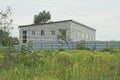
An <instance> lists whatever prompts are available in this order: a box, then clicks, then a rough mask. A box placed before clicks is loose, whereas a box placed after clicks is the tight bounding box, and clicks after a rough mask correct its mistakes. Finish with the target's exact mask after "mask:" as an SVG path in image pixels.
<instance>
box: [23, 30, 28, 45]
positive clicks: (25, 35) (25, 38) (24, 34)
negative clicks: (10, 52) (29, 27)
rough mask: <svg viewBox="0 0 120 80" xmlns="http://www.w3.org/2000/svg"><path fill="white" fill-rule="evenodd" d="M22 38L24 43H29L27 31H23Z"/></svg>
mask: <svg viewBox="0 0 120 80" xmlns="http://www.w3.org/2000/svg"><path fill="white" fill-rule="evenodd" d="M22 38H23V43H27V31H25V30H24V31H23V36H22Z"/></svg>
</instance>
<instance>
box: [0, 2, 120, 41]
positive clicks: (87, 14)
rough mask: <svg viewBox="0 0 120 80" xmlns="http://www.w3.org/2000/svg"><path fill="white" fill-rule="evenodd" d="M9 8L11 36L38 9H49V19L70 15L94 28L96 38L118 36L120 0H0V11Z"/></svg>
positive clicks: (119, 28)
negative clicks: (12, 28)
mask: <svg viewBox="0 0 120 80" xmlns="http://www.w3.org/2000/svg"><path fill="white" fill-rule="evenodd" d="M6 6H11V8H12V19H13V25H14V27H15V28H14V30H13V32H12V35H13V36H19V34H18V33H19V32H18V28H17V26H18V25H27V24H32V23H33V16H34V15H35V14H38V13H39V12H40V11H43V10H46V11H50V13H51V15H52V19H51V21H60V20H68V19H73V20H75V21H77V22H80V23H83V24H85V25H87V26H90V27H92V28H95V29H96V30H97V31H96V39H97V40H120V0H0V11H1V10H5V9H6Z"/></svg>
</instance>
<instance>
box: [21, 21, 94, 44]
mask: <svg viewBox="0 0 120 80" xmlns="http://www.w3.org/2000/svg"><path fill="white" fill-rule="evenodd" d="M60 28H62V29H68V30H67V39H68V40H69V41H80V40H85V41H95V32H96V30H95V29H93V28H90V27H88V26H86V25H84V24H81V23H78V22H76V21H73V20H64V21H57V22H50V23H45V24H39V25H36V24H32V25H23V26H19V39H20V44H22V43H28V42H29V41H30V40H32V41H34V42H35V41H37V42H40V41H57V35H58V33H59V31H58V30H59V29H60Z"/></svg>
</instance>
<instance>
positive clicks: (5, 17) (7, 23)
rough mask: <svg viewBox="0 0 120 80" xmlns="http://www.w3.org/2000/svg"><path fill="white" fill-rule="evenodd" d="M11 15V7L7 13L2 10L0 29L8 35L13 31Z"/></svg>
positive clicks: (0, 13)
mask: <svg viewBox="0 0 120 80" xmlns="http://www.w3.org/2000/svg"><path fill="white" fill-rule="evenodd" d="M11 14H12V12H11V8H10V7H7V9H6V10H5V11H3V10H2V11H1V12H0V29H1V30H3V31H6V32H8V33H9V32H10V30H11V29H13V27H12V26H11V24H12V21H13V20H12V19H10V16H11Z"/></svg>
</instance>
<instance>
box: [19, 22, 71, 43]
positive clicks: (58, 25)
mask: <svg viewBox="0 0 120 80" xmlns="http://www.w3.org/2000/svg"><path fill="white" fill-rule="evenodd" d="M60 28H63V29H68V31H67V37H68V38H69V39H70V31H69V30H70V22H61V23H51V24H45V25H36V26H28V27H21V28H20V30H19V31H20V44H22V36H23V35H22V32H23V30H26V31H27V42H28V41H30V40H32V41H37V42H39V41H57V35H58V30H59V29H60ZM41 30H43V31H45V35H41ZM52 30H55V35H52V34H51V31H52ZM32 31H35V35H32Z"/></svg>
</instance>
